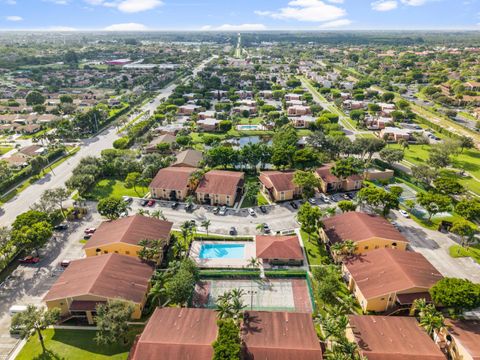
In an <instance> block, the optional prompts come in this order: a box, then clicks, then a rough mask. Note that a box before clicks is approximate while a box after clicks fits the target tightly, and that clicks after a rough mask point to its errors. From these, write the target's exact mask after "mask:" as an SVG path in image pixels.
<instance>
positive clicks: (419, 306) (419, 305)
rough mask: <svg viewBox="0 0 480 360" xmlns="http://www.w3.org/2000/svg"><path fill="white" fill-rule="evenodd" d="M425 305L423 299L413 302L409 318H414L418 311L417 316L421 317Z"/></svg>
mask: <svg viewBox="0 0 480 360" xmlns="http://www.w3.org/2000/svg"><path fill="white" fill-rule="evenodd" d="M427 305H428V304H427V300H425V299H424V298H421V299H415V300H413V304H412V307H411V308H410V316H414V315H415V313H416V312H417V311H418V315H419V316H420V317H422V316H423V315H424V314H425V310H426V309H427Z"/></svg>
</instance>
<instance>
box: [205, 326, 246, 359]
mask: <svg viewBox="0 0 480 360" xmlns="http://www.w3.org/2000/svg"><path fill="white" fill-rule="evenodd" d="M217 324H218V336H217V339H216V340H215V341H214V342H213V344H212V346H213V360H235V359H240V355H241V339H240V330H239V328H238V325H237V324H236V323H235V321H233V319H225V320H218V322H217Z"/></svg>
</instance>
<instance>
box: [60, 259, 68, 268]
mask: <svg viewBox="0 0 480 360" xmlns="http://www.w3.org/2000/svg"><path fill="white" fill-rule="evenodd" d="M68 265H70V260H62V262H61V263H60V266H61V267H63V268H66V267H68Z"/></svg>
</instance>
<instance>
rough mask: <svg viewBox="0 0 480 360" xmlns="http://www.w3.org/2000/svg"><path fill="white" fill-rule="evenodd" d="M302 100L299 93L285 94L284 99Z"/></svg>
mask: <svg viewBox="0 0 480 360" xmlns="http://www.w3.org/2000/svg"><path fill="white" fill-rule="evenodd" d="M291 100H302V95H301V94H285V101H291Z"/></svg>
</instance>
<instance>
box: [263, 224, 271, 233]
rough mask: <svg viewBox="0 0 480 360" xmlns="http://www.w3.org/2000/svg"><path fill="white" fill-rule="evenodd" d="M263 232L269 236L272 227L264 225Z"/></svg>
mask: <svg viewBox="0 0 480 360" xmlns="http://www.w3.org/2000/svg"><path fill="white" fill-rule="evenodd" d="M263 232H264V233H265V234H269V233H270V232H271V230H270V227H269V226H268V224H266V223H263Z"/></svg>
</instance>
